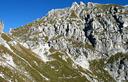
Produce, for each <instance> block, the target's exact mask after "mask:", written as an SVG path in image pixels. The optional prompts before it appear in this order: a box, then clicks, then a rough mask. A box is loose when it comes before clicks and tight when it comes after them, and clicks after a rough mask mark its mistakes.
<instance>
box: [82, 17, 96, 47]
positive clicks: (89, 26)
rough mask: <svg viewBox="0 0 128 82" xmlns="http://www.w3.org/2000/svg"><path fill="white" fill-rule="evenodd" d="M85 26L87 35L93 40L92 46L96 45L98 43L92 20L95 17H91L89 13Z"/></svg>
mask: <svg viewBox="0 0 128 82" xmlns="http://www.w3.org/2000/svg"><path fill="white" fill-rule="evenodd" d="M85 22H86V23H85V28H84V29H83V31H84V33H85V36H86V37H87V38H88V40H89V41H90V42H91V44H92V46H93V47H95V45H96V39H95V38H94V36H93V34H92V33H93V27H92V22H93V19H92V18H90V15H87V17H85Z"/></svg>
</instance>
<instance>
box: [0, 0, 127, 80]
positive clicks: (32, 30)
mask: <svg viewBox="0 0 128 82" xmlns="http://www.w3.org/2000/svg"><path fill="white" fill-rule="evenodd" d="M127 36H128V7H125V6H120V5H115V4H95V3H91V2H89V3H87V4H85V3H83V2H80V4H78V3H76V2H75V3H73V4H72V6H71V7H70V8H64V9H55V10H51V11H50V12H48V15H47V16H45V17H43V18H41V19H38V20H36V21H34V22H32V23H30V24H27V25H25V26H23V27H20V28H17V29H13V30H11V32H10V34H5V33H2V35H1V40H0V43H1V45H0V53H1V55H0V66H1V67H0V77H1V79H0V81H2V82H3V81H12V82H15V81H18V82H127V81H128V37H127Z"/></svg>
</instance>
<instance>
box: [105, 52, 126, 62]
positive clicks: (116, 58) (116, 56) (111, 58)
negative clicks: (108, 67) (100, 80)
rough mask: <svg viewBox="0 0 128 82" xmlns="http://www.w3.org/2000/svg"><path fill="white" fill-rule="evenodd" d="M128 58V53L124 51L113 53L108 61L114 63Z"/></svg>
mask: <svg viewBox="0 0 128 82" xmlns="http://www.w3.org/2000/svg"><path fill="white" fill-rule="evenodd" d="M123 58H125V59H128V54H127V53H126V54H124V53H117V54H115V55H112V56H111V57H110V58H109V59H108V60H107V63H114V62H115V61H118V60H119V59H123Z"/></svg>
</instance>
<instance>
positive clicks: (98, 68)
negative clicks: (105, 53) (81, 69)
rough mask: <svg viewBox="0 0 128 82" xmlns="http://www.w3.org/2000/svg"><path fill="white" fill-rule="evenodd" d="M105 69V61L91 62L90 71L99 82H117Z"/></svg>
mask: <svg viewBox="0 0 128 82" xmlns="http://www.w3.org/2000/svg"><path fill="white" fill-rule="evenodd" d="M104 68H105V64H104V59H99V60H92V61H90V70H91V71H92V72H93V74H94V75H95V76H96V79H97V80H98V81H99V82H109V81H111V82H116V81H115V80H114V79H113V78H112V77H111V75H110V74H109V73H108V72H107V71H106V70H104Z"/></svg>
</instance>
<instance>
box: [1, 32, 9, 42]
mask: <svg viewBox="0 0 128 82" xmlns="http://www.w3.org/2000/svg"><path fill="white" fill-rule="evenodd" d="M1 37H2V38H3V39H4V40H5V41H7V42H9V41H11V38H10V37H9V36H8V35H7V34H5V33H2V34H1Z"/></svg>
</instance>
